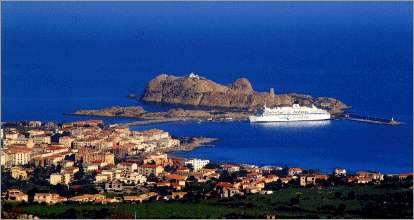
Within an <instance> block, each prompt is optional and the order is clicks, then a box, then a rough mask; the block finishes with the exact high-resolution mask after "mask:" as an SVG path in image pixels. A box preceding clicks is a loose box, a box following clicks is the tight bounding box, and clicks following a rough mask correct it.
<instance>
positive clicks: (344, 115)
mask: <svg viewBox="0 0 414 220" xmlns="http://www.w3.org/2000/svg"><path fill="white" fill-rule="evenodd" d="M332 118H333V119H337V120H350V121H358V122H365V123H374V124H384V125H400V124H403V122H400V121H397V120H394V118H391V119H383V118H375V117H369V116H361V115H357V114H352V113H342V114H335V115H332Z"/></svg>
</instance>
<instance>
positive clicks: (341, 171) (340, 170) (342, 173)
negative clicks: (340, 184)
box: [335, 168, 346, 176]
mask: <svg viewBox="0 0 414 220" xmlns="http://www.w3.org/2000/svg"><path fill="white" fill-rule="evenodd" d="M335 176H346V169H343V168H336V169H335Z"/></svg>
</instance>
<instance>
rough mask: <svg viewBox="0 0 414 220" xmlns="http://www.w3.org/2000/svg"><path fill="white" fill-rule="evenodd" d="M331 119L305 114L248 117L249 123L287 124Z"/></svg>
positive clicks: (321, 115)
mask: <svg viewBox="0 0 414 220" xmlns="http://www.w3.org/2000/svg"><path fill="white" fill-rule="evenodd" d="M329 119H331V115H330V114H305V115H294V114H291V115H271V116H250V117H249V121H250V122H255V123H256V122H257V123H258V122H289V121H321V120H329Z"/></svg>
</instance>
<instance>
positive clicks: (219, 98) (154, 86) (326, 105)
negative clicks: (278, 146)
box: [141, 73, 348, 113]
mask: <svg viewBox="0 0 414 220" xmlns="http://www.w3.org/2000/svg"><path fill="white" fill-rule="evenodd" d="M141 100H143V101H146V102H156V103H165V104H182V105H192V106H208V107H232V108H242V109H247V110H248V111H254V110H256V109H257V108H259V107H262V106H263V105H265V104H266V105H267V106H270V107H274V106H283V105H292V104H293V103H299V104H300V105H311V104H314V105H315V106H317V107H319V108H323V109H326V110H328V111H330V112H331V113H339V112H343V110H344V109H346V108H348V106H347V105H345V104H344V103H343V102H341V101H339V100H336V99H334V98H327V97H318V98H313V97H312V96H309V95H303V94H296V93H289V94H275V92H274V90H273V88H271V89H270V90H269V92H258V91H255V90H254V89H253V87H252V85H251V83H250V82H249V80H248V79H246V78H239V79H237V80H236V81H234V82H233V83H232V84H231V85H228V86H225V85H222V84H219V83H216V82H214V81H211V80H209V79H206V78H204V77H201V76H199V75H196V74H194V73H191V74H190V75H188V76H184V77H178V76H174V75H166V74H161V75H159V76H157V77H156V78H154V79H153V80H151V81H150V82H149V84H148V86H147V87H146V89H145V92H144V94H143V95H142V97H141Z"/></svg>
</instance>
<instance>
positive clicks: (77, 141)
mask: <svg viewBox="0 0 414 220" xmlns="http://www.w3.org/2000/svg"><path fill="white" fill-rule="evenodd" d="M0 134H1V143H2V151H1V171H2V173H1V174H2V195H1V198H2V201H15V202H34V203H40V204H57V203H67V202H78V203H91V202H92V203H99V204H108V203H144V202H146V201H149V200H150V201H154V200H164V201H169V200H186V199H188V198H190V197H194V195H197V196H201V197H202V198H206V199H208V198H215V199H230V198H232V197H237V198H240V197H244V196H247V195H251V194H261V195H271V194H273V193H274V192H275V191H277V190H280V189H281V188H284V187H289V186H295V187H317V188H324V187H325V188H326V187H334V186H336V185H350V186H352V185H364V184H382V183H384V182H387V181H388V182H389V181H393V182H410V183H411V184H412V176H413V174H412V173H401V174H383V173H380V172H373V171H360V172H355V173H348V172H347V169H346V168H336V169H334V170H333V171H332V173H321V172H319V171H317V170H316V171H315V170H308V169H304V168H299V167H277V166H262V167H259V166H255V165H246V164H235V163H221V164H218V163H215V162H213V161H209V160H205V159H198V158H179V157H174V156H171V155H169V154H168V153H169V152H172V151H177V150H182V149H186V147H185V146H186V145H189V144H191V143H190V142H191V141H188V140H185V139H179V138H174V137H173V136H172V135H171V134H169V133H168V132H166V131H163V130H158V129H150V130H143V131H132V130H130V129H129V127H127V126H122V125H118V124H114V125H106V124H104V123H103V121H102V120H84V121H75V122H71V123H63V124H55V123H52V122H41V121H24V122H18V123H2V129H1V132H0ZM194 184H202V185H203V186H208V187H201V188H195V187H193V186H194ZM411 189H412V186H411Z"/></svg>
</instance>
